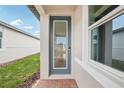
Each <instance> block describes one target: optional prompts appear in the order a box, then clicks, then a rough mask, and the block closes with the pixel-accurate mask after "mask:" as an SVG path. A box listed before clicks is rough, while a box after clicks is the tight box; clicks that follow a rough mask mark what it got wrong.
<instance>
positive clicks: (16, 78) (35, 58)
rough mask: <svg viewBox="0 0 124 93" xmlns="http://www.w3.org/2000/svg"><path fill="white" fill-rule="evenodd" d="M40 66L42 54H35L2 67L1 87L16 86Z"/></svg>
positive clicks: (0, 73) (0, 72)
mask: <svg viewBox="0 0 124 93" xmlns="http://www.w3.org/2000/svg"><path fill="white" fill-rule="evenodd" d="M39 68H40V54H35V55H32V56H29V57H25V58H23V59H21V60H18V61H16V63H14V64H9V65H7V66H5V67H2V68H0V87H6V88H12V87H13V88H14V87H17V86H18V85H20V84H23V82H24V81H25V80H26V79H27V78H28V77H30V76H32V75H33V74H34V73H36V72H37V71H38V69H39Z"/></svg>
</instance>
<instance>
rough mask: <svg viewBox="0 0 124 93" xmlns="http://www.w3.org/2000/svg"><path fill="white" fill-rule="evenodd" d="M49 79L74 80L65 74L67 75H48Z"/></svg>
mask: <svg viewBox="0 0 124 93" xmlns="http://www.w3.org/2000/svg"><path fill="white" fill-rule="evenodd" d="M49 79H74V77H73V76H72V75H70V74H67V75H50V76H49Z"/></svg>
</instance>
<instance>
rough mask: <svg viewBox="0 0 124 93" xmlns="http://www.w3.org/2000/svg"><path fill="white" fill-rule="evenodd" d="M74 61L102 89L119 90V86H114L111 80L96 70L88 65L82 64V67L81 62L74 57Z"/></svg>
mask: <svg viewBox="0 0 124 93" xmlns="http://www.w3.org/2000/svg"><path fill="white" fill-rule="evenodd" d="M75 61H76V62H77V63H78V64H79V65H80V66H81V67H82V68H83V69H85V70H86V71H87V72H88V73H89V74H90V75H91V76H92V77H94V79H96V81H98V82H99V83H100V84H101V85H102V86H103V87H105V88H121V86H120V85H118V84H116V83H115V82H113V81H112V80H111V79H109V78H108V77H106V76H105V75H104V74H103V73H101V72H99V71H98V69H95V68H94V66H92V65H89V64H87V63H83V65H82V61H81V60H80V59H78V58H76V57H75ZM96 68H97V67H96ZM101 70H102V69H101Z"/></svg>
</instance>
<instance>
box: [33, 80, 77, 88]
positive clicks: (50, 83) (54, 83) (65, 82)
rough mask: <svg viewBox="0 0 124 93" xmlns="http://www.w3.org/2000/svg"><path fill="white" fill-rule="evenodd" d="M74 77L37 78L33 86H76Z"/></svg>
mask: <svg viewBox="0 0 124 93" xmlns="http://www.w3.org/2000/svg"><path fill="white" fill-rule="evenodd" d="M77 87H78V86H77V84H76V81H75V80H74V79H52V80H38V81H37V82H36V84H35V85H34V86H33V88H77Z"/></svg>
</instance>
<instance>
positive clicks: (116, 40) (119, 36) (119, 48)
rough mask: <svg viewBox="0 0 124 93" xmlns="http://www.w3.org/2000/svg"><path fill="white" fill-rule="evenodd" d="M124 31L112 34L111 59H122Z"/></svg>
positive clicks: (123, 56) (123, 54) (123, 53)
mask: <svg viewBox="0 0 124 93" xmlns="http://www.w3.org/2000/svg"><path fill="white" fill-rule="evenodd" d="M123 40H124V31H122V32H118V33H115V34H113V35H112V44H113V45H112V59H117V60H121V61H124V42H123Z"/></svg>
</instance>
